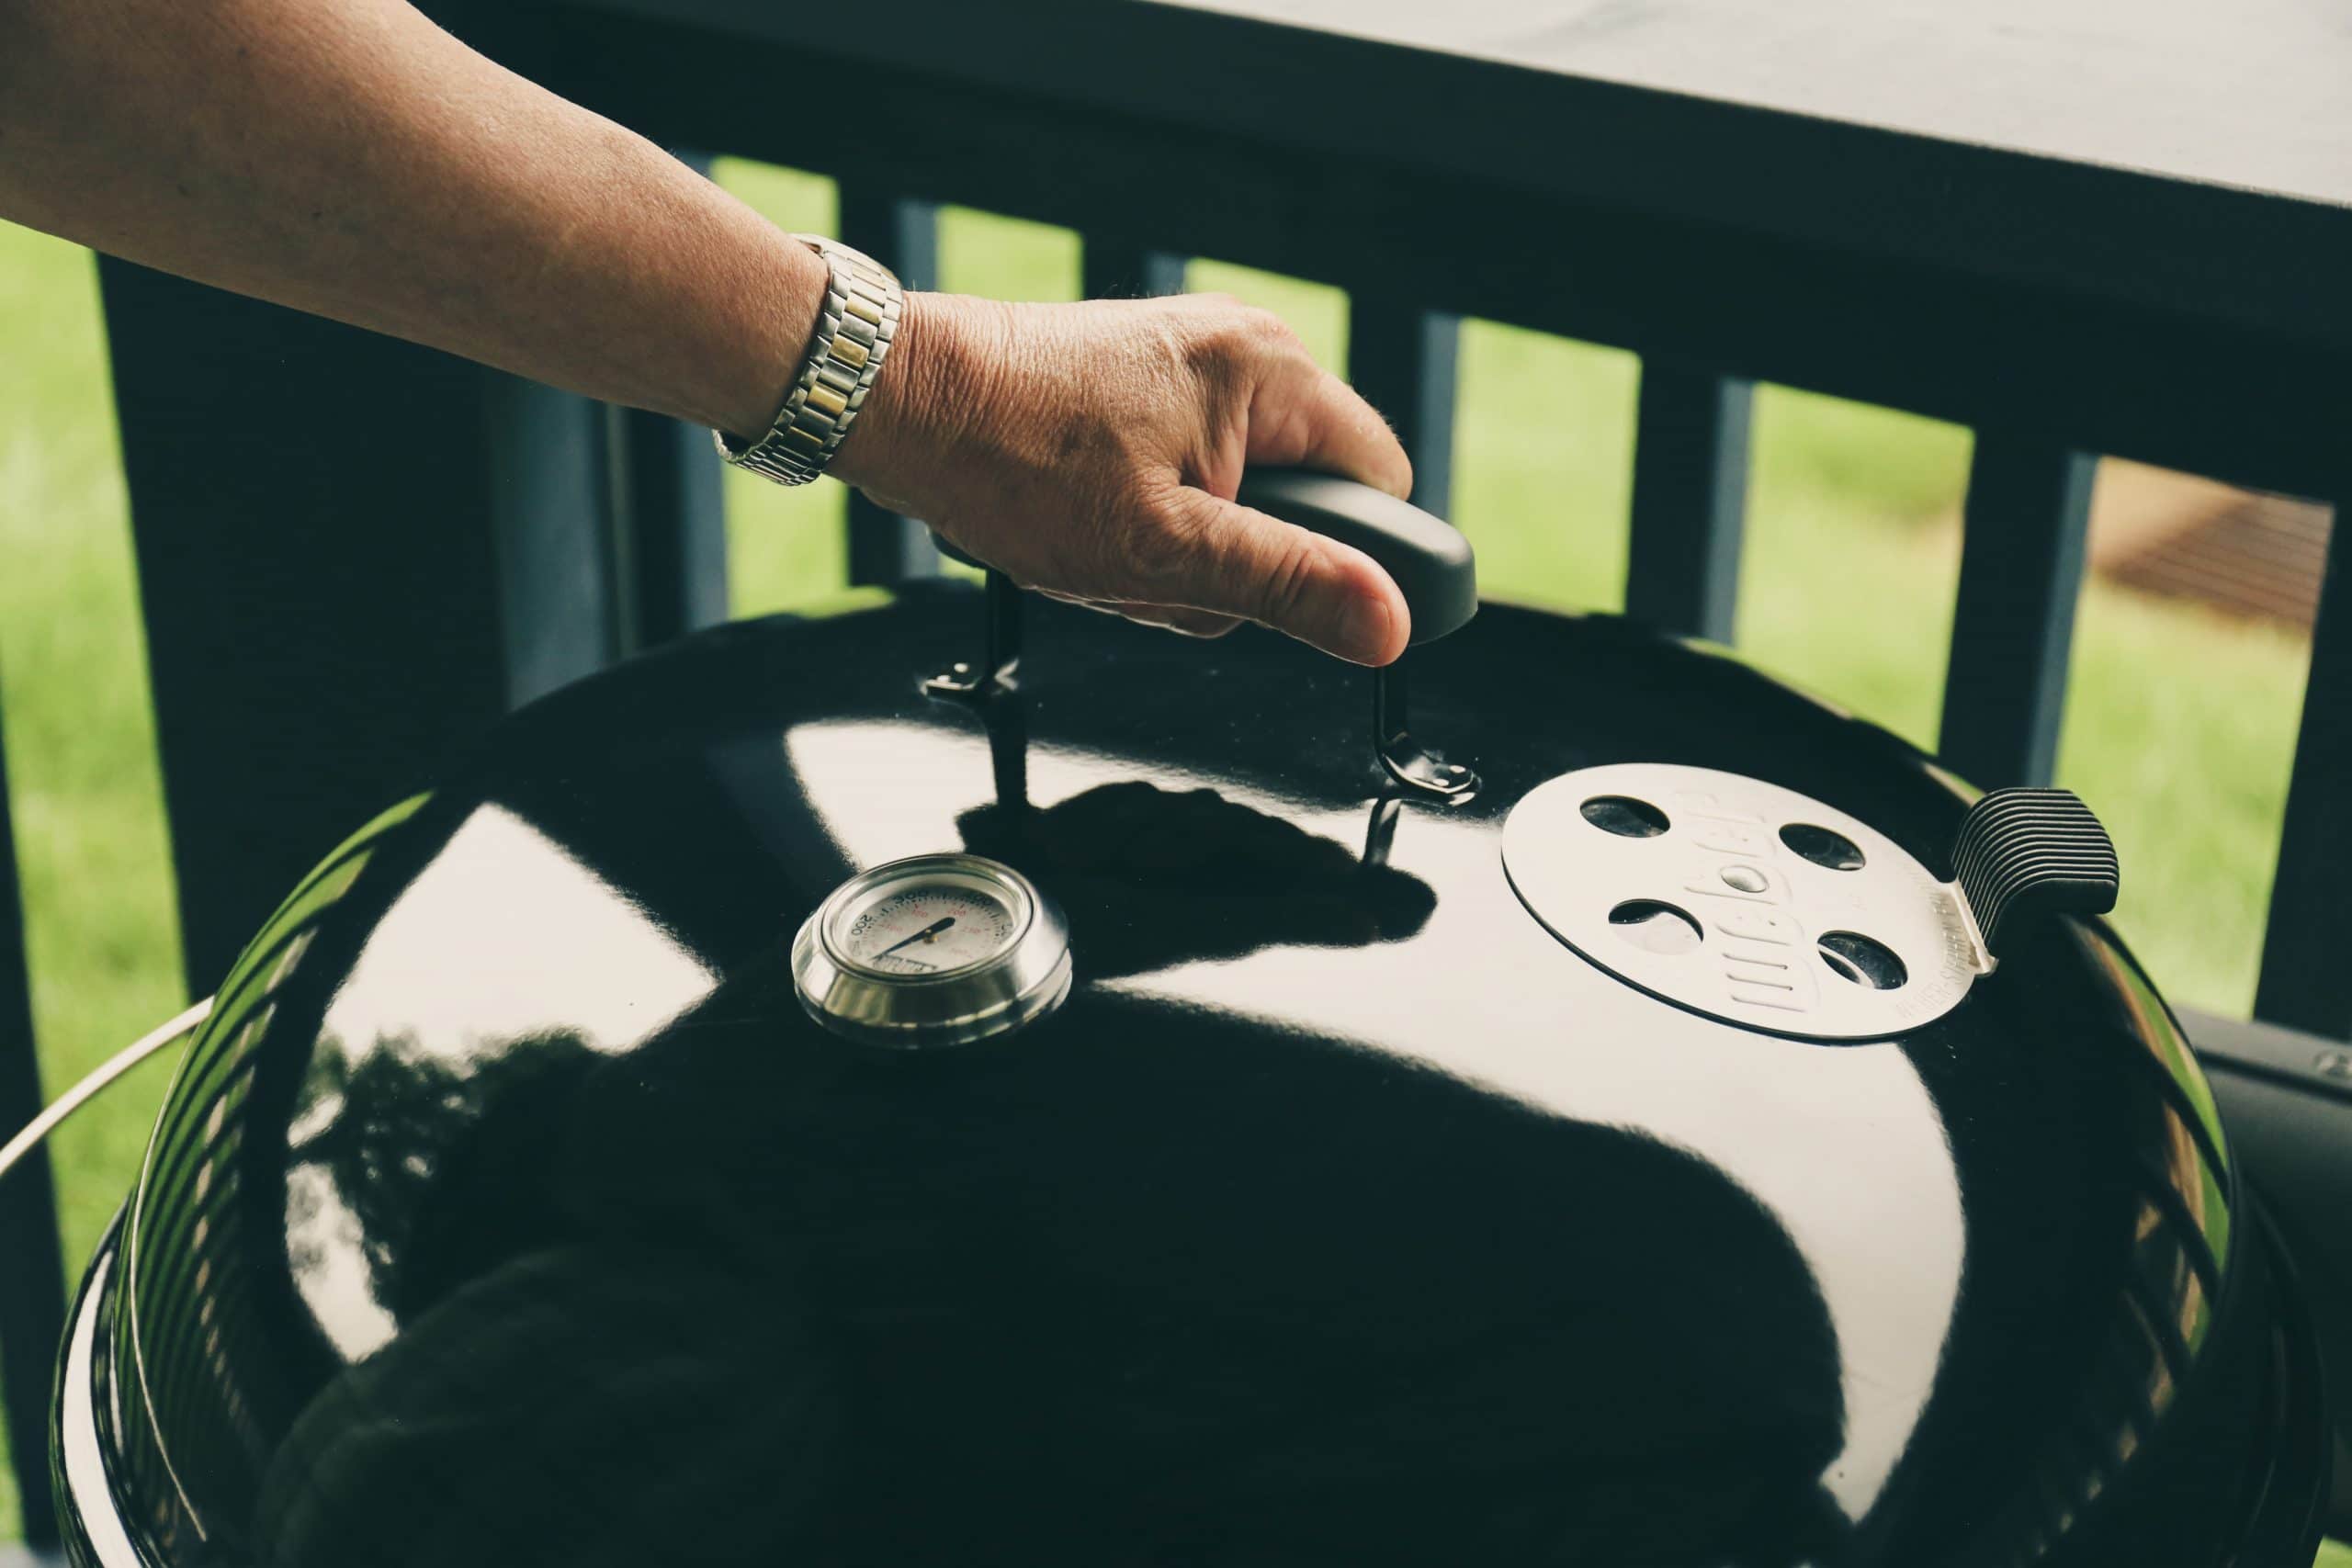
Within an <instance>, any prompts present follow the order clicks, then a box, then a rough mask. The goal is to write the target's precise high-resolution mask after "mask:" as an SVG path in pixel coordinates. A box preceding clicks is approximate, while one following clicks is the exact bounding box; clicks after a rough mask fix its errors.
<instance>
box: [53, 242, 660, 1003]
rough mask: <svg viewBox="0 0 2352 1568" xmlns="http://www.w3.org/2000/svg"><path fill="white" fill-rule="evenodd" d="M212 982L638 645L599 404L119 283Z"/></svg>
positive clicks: (196, 926) (191, 936) (178, 858)
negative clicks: (279, 911)
mask: <svg viewBox="0 0 2352 1568" xmlns="http://www.w3.org/2000/svg"><path fill="white" fill-rule="evenodd" d="M99 276H100V280H101V283H102V286H103V289H104V295H105V301H106V309H107V339H108V345H109V350H110V353H111V355H112V360H113V369H114V388H115V402H116V408H117V411H118V412H119V417H120V421H121V425H122V447H123V463H124V469H125V474H126V477H127V479H129V482H130V502H131V531H132V537H133V541H134V544H135V546H136V548H137V554H138V562H139V576H140V585H141V586H140V592H141V601H142V604H143V607H144V611H145V615H146V623H147V651H148V663H149V670H150V673H151V676H152V679H153V689H154V698H155V728H156V738H157V741H158V744H159V749H160V751H161V760H162V764H163V775H164V803H165V807H166V808H167V811H168V814H169V818H170V821H171V827H172V857H173V864H174V869H175V873H176V880H177V886H178V895H179V910H180V933H181V943H182V947H183V949H184V951H185V955H186V959H187V976H188V981H189V984H190V985H191V986H193V987H196V988H197V989H198V990H199V991H201V990H207V989H209V988H210V987H211V986H212V985H213V983H214V982H215V981H216V980H218V979H219V978H220V976H221V975H222V974H223V973H224V972H225V971H226V970H227V968H228V966H229V964H230V963H231V961H232V959H233V958H234V957H235V955H236V953H237V952H238V950H239V949H240V948H241V947H242V946H243V943H244V942H245V940H246V938H247V937H248V936H250V935H251V934H252V933H253V931H254V930H256V929H257V928H258V927H259V925H260V924H261V922H262V920H263V919H266V917H267V916H268V914H269V912H270V911H271V910H272V909H273V908H276V907H277V902H278V900H279V899H280V898H282V897H284V896H285V894H286V893H287V891H288V889H289V888H291V887H292V886H294V884H295V882H296V881H297V879H299V878H300V876H301V874H303V873H304V872H305V871H307V870H308V869H309V868H310V867H311V865H312V864H313V863H315V862H316V861H317V860H318V858H319V857H320V856H321V855H322V854H324V853H325V852H327V851H328V850H330V849H332V848H333V847H334V845H335V844H336V843H337V842H339V841H341V840H342V839H343V838H344V836H345V834H347V833H349V832H350V831H351V830H352V829H353V828H355V827H356V826H357V825H358V824H359V823H360V822H362V821H364V820H366V819H367V818H368V816H369V815H371V814H372V813H374V812H376V811H378V810H379V809H381V808H382V807H385V806H386V805H389V804H390V803H391V802H392V801H394V800H397V799H399V798H401V796H402V795H407V794H409V793H411V792H413V791H414V790H416V789H419V788H421V787H424V785H425V784H427V783H428V782H429V781H430V780H431V779H432V778H433V777H434V775H435V773H436V772H437V771H438V769H439V768H440V766H441V765H442V763H443V761H444V760H445V759H446V758H447V756H448V754H449V753H450V751H451V750H452V749H453V748H454V747H455V746H456V745H458V743H460V742H461V741H463V740H465V739H468V738H469V737H471V736H473V735H475V734H476V733H478V732H480V731H481V729H483V728H485V727H487V726H488V725H489V724H490V723H492V721H493V720H495V719H496V718H497V717H498V716H500V715H501V714H502V713H503V712H504V711H505V709H506V708H507V706H508V705H510V703H512V702H513V701H515V700H517V699H518V698H521V697H524V696H527V695H530V694H533V693H535V692H537V691H540V690H544V689H546V687H548V685H551V684H555V683H558V682H560V681H562V680H564V679H568V678H570V677H571V675H574V674H578V673H582V672H583V671H585V670H586V669H590V668H594V665H595V664H596V663H598V662H600V661H602V660H604V659H605V658H608V657H609V656H610V655H611V653H612V652H613V651H614V650H615V649H616V646H617V642H616V629H615V622H614V618H613V616H614V599H613V594H612V592H611V585H610V583H609V581H600V574H602V573H604V572H605V570H606V569H607V567H608V566H609V563H610V561H611V559H612V548H611V542H610V539H609V536H608V534H607V528H608V524H609V515H610V513H609V502H608V500H607V498H606V493H605V492H606V485H605V477H606V474H607V467H606V465H607V459H608V454H607V452H606V450H605V446H606V443H605V439H604V434H603V432H604V417H603V414H602V411H601V410H600V409H599V407H598V405H595V404H594V403H590V402H587V401H585V400H581V399H577V398H572V397H570V396H568V395H566V394H562V393H558V392H554V391H550V390H548V389H546V388H542V387H535V386H531V385H528V384H526V383H524V382H520V381H517V380H515V379H514V378H510V377H505V376H500V375H498V374H496V373H495V372H492V371H487V370H483V369H481V368H480V367H476V366H472V365H469V364H466V363H465V362H463V361H461V360H458V359H453V358H451V357H449V356H447V355H440V354H435V353H433V352H431V351H430V350H426V349H422V348H418V347H415V346H413V345H412V344H402V343H397V342H394V341H392V340H391V339H389V338H383V337H378V336H375V335H373V334H371V333H363V332H359V331H357V330H356V329H354V328H350V327H345V326H340V325H337V324H335V323H334V322H330V321H320V320H318V319H316V318H312V317H308V316H302V315H300V314H297V313H296V312H293V311H289V310H278V309H277V308H275V307H273V306H268V305H263V304H259V303H257V302H255V301H253V300H249V299H239V298H237V297H236V296H233V295H230V294H224V293H221V292H219V291H217V290H214V289H209V288H201V287H199V286H198V285H195V284H191V283H187V282H183V281H181V280H179V279H175V278H171V277H166V276H164V275H162V274H160V273H154V272H150V271H148V270H146V269H144V268H141V267H136V266H132V265H129V264H127V263H122V262H117V261H111V260H108V261H104V262H102V263H101V264H100V268H99Z"/></svg>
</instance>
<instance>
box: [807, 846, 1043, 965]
mask: <svg viewBox="0 0 2352 1568" xmlns="http://www.w3.org/2000/svg"><path fill="white" fill-rule="evenodd" d="M1023 904H1024V901H1023V899H1022V898H1021V897H1020V895H1019V894H1018V892H1017V891H1016V890H1015V889H1014V888H1012V886H1006V885H1001V884H994V883H992V882H991V881H989V880H987V879H984V878H982V877H979V876H976V875H973V874H969V873H966V872H960V871H958V872H943V871H930V872H925V871H910V873H909V874H908V875H906V876H905V877H903V878H899V879H895V880H891V881H886V882H883V883H881V884H879V885H877V886H874V887H872V888H869V889H867V890H866V892H865V896H864V897H858V898H854V899H853V900H851V902H850V903H849V904H848V906H847V907H846V908H842V909H841V910H840V911H839V912H838V913H837V914H836V915H835V916H834V919H833V929H832V931H831V937H832V946H833V950H834V952H836V953H839V954H840V955H841V957H842V960H843V961H844V962H846V963H849V964H854V965H856V966H857V967H859V968H861V969H864V970H865V971H867V972H868V973H870V974H876V975H889V976H904V977H906V978H910V979H915V978H921V977H922V976H930V975H946V974H953V973H956V972H959V971H962V970H966V969H970V968H972V967H974V966H976V965H978V964H987V963H989V962H990V961H991V960H993V959H997V958H1001V957H1002V956H1003V955H1004V954H1005V953H1009V952H1010V951H1012V946H1013V944H1014V943H1015V942H1018V941H1019V940H1020V937H1021V932H1022V930H1023V926H1025V925H1026V924H1027V910H1026V908H1024V907H1023Z"/></svg>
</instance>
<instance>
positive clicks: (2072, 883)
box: [1951, 789, 2117, 958]
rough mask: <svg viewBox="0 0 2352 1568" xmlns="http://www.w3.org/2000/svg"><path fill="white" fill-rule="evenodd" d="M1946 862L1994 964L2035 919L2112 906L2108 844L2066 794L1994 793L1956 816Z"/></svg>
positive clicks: (2088, 912) (2112, 850)
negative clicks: (1954, 836)
mask: <svg viewBox="0 0 2352 1568" xmlns="http://www.w3.org/2000/svg"><path fill="white" fill-rule="evenodd" d="M1951 859H1952V870H1953V871H1954V872H1955V873H1956V874H1958V875H1959V878H1960V890H1961V892H1962V893H1963V894H1965V895H1967V897H1968V906H1969V908H1972V909H1973V910H1975V911H1976V926H1977V929H1978V930H1979V931H1982V932H1984V934H1985V948H1986V949H1987V950H1988V951H1990V952H1991V953H1992V954H1993V955H1994V956H1995V957H1996V958H1997V957H1999V956H2000V955H2001V952H2002V949H2003V947H2004V945H2005V944H2006V943H2007V942H2010V941H2013V940H2015V938H2016V937H2017V935H2018V932H2020V931H2024V930H2025V929H2027V928H2029V927H2030V926H2031V925H2032V924H2033V923H2034V921H2035V920H2036V919H2040V918H2041V917H2045V916H2049V915H2062V914H2066V915H2104V914H2106V913H2107V912H2108V911H2109V909H2112V908H2115V895H2116V886H2117V875H2116V864H2115V845H2114V844H2113V843H2111V842H2109V840H2108V836H2107V829H2104V828H2102V827H2100V826H2099V822H2098V818H2096V817H2094V816H2092V815H2091V809H2090V807H2087V806H2085V805H2084V804H2083V803H2082V801H2081V800H2079V799H2078V798H2076V796H2075V793H2074V792H2073V791H2072V790H2064V789H1996V790H1995V791H1994V792H1993V793H1992V794H1990V795H1986V796H1985V798H1984V799H1982V800H1980V801H1978V802H1977V803H1976V804H1975V805H1974V806H1972V807H1969V808H1968V815H1967V816H1966V817H1965V818H1962V820H1961V824H1960V838H1959V840H1958V841H1957V842H1956V843H1954V844H1953V845H1952V852H1951Z"/></svg>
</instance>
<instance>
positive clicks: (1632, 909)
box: [1609, 898, 1706, 954]
mask: <svg viewBox="0 0 2352 1568" xmlns="http://www.w3.org/2000/svg"><path fill="white" fill-rule="evenodd" d="M1609 923H1610V924H1611V926H1613V927H1615V928H1616V931H1617V934H1618V935H1619V936H1620V937H1622V938H1623V939H1624V940H1625V941H1627V942H1631V943H1633V944H1634V946H1635V947H1638V948H1641V949H1643V950H1644V951H1645V952H1648V953H1668V954H1673V953H1691V952H1695V951H1696V950H1697V948H1698V946H1699V944H1700V943H1701V942H1703V941H1705V940H1706V939H1705V937H1704V936H1703V935H1702V933H1701V932H1700V930H1699V922H1698V921H1696V920H1694V919H1691V917H1690V916H1689V915H1687V914H1685V913H1683V912H1682V911H1681V910H1679V909H1678V908H1675V907H1674V906H1673V905H1671V904H1661V903H1659V902H1658V901H1657V899H1655V898H1628V899H1627V900H1625V902H1623V904H1620V905H1618V906H1617V907H1616V908H1613V909H1611V910H1610V911H1609Z"/></svg>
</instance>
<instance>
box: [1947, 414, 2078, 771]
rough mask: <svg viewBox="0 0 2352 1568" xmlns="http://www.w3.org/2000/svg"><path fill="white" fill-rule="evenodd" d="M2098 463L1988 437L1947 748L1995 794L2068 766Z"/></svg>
mask: <svg viewBox="0 0 2352 1568" xmlns="http://www.w3.org/2000/svg"><path fill="white" fill-rule="evenodd" d="M2097 470H2098V459H2097V458H2095V457H2091V456H2089V455H2087V454H2085V453H2081V452H2074V451H2069V450H2067V449H2066V448H2064V447H2063V446H2055V445H2052V444H2051V443H2048V442H2035V441H2020V440H2016V439H2012V438H2010V437H2008V436H2007V435H2003V434H1996V433H1992V432H1985V431H1980V432H1978V433H1977V436H1976V450H1975V455H1974V457H1973V459H1972V460H1971V461H1970V464H1969V469H1968V499H1967V502H1966V505H1965V508H1964V516H1963V530H1964V531H1963V536H1962V543H1961V559H1960V593H1959V598H1958V601H1957V603H1956V604H1955V606H1954V609H1953V614H1952V628H1951V663H1950V664H1949V666H1948V667H1947V669H1946V671H1945V673H1944V712H1943V727H1942V729H1941V731H1940V732H1939V738H1938V741H1937V746H1936V750H1938V751H1939V753H1940V754H1941V755H1942V757H1943V759H1944V761H1946V762H1947V763H1949V764H1950V765H1951V768H1952V769H1953V771H1954V772H1956V773H1959V774H1960V775H1961V777H1962V778H1964V779H1967V780H1969V781H1970V782H1972V783H1974V784H1981V785H1983V786H1984V787H1985V788H1986V789H1997V788H2001V787H2003V786H2005V785H2008V784H2048V783H2049V782H2050V778H2051V773H2052V771H2053V769H2054V768H2055V767H2056V765H2057V761H2058V726H2059V721H2060V719H2061V718H2062V717H2064V714H2065V707H2066V667H2067V663H2068V660H2069V656H2070V654H2071V652H2072V649H2073V648H2074V640H2075V603H2076V601H2077V600H2079V599H2080V598H2081V596H2082V584H2083V548H2084V538H2085V536H2086V533H2087V532H2088V529H2089V525H2090V507H2091V482H2092V479H2093V477H2094V475H2095V474H2096V472H2097Z"/></svg>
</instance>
